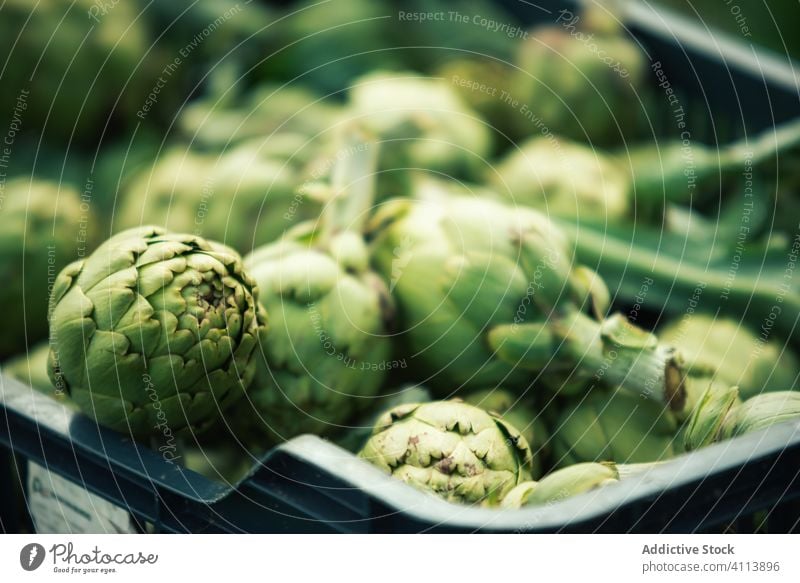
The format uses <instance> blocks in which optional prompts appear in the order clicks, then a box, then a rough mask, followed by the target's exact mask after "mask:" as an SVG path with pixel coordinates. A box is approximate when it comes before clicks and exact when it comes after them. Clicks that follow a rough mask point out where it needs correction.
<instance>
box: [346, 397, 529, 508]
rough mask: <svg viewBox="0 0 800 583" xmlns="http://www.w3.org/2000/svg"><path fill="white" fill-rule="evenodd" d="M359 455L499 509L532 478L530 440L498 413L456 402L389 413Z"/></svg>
mask: <svg viewBox="0 0 800 583" xmlns="http://www.w3.org/2000/svg"><path fill="white" fill-rule="evenodd" d="M358 455H359V456H360V457H362V458H364V459H366V460H367V461H369V462H370V463H372V464H375V465H376V466H377V467H379V468H380V469H382V470H383V471H385V472H386V473H388V474H390V475H391V476H393V477H395V478H398V479H400V480H403V481H404V482H406V483H408V484H411V485H412V486H414V487H416V488H420V489H422V490H428V491H431V492H433V493H435V494H438V495H439V496H441V497H443V498H445V499H446V500H448V501H451V502H463V503H473V504H474V503H483V504H487V505H493V504H496V503H497V502H498V501H499V500H500V499H502V498H503V497H504V496H505V495H506V494H507V493H508V491H509V490H511V489H512V488H513V487H514V486H516V485H518V484H520V483H522V482H524V481H526V480H530V478H531V475H530V468H531V462H532V454H531V451H530V448H529V447H528V443H527V442H526V441H525V438H524V437H522V435H521V434H520V433H519V432H518V431H517V430H516V429H515V428H514V427H512V426H511V425H509V424H508V423H506V422H505V421H503V420H502V419H500V418H499V417H497V416H496V415H492V414H490V413H487V412H485V411H483V410H482V409H478V408H477V407H473V406H472V405H467V404H466V403H463V402H460V401H456V400H451V401H434V402H431V403H424V404H409V405H401V406H400V407H396V408H394V409H391V410H389V411H387V412H386V413H384V414H383V415H382V416H381V418H380V419H379V420H378V422H377V423H376V424H375V429H374V430H373V435H372V437H371V438H370V440H369V441H368V442H367V444H366V445H365V446H364V449H363V450H361V452H360V453H359V454H358Z"/></svg>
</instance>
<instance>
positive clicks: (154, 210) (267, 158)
mask: <svg viewBox="0 0 800 583" xmlns="http://www.w3.org/2000/svg"><path fill="white" fill-rule="evenodd" d="M280 137H285V136H278V138H280ZM285 146H286V144H285V141H281V140H280V139H274V140H268V141H267V142H262V141H261V140H254V141H250V142H247V143H245V144H242V145H240V146H238V147H236V148H234V149H232V150H229V151H227V152H224V153H222V154H220V155H218V156H216V155H211V154H199V153H197V152H194V151H192V150H191V149H185V148H183V147H176V148H174V149H172V150H170V151H169V152H167V153H166V154H165V155H164V156H162V157H161V158H160V159H159V160H158V161H157V162H156V163H155V165H154V166H153V167H152V168H149V169H146V170H142V171H141V172H139V173H138V175H137V176H135V177H134V178H132V179H131V181H130V185H129V186H128V188H127V189H126V192H125V194H124V198H123V202H122V205H121V208H120V209H119V211H118V212H117V216H116V221H115V223H116V226H117V228H118V229H127V228H131V227H135V226H138V225H149V224H154V225H158V226H161V227H165V228H167V229H169V230H172V231H176V232H183V233H194V234H196V235H200V236H202V237H206V238H209V239H213V240H216V241H221V242H223V243H225V244H226V245H229V246H231V247H233V248H235V249H236V250H237V251H240V252H242V253H244V252H247V251H251V250H252V249H253V248H254V246H258V245H263V244H265V243H269V242H272V241H273V240H275V239H277V238H278V237H280V236H281V235H282V234H283V233H284V231H286V230H287V229H288V228H289V227H291V226H292V225H294V224H296V223H297V222H299V221H300V220H303V219H306V218H310V217H313V216H316V214H317V213H318V212H319V210H320V204H319V203H318V202H317V201H316V200H315V199H314V197H313V196H309V195H307V194H306V193H304V192H301V191H300V189H301V187H302V186H303V178H302V176H303V173H302V172H303V170H302V168H301V167H296V166H294V165H293V164H292V162H293V160H292V159H291V158H288V157H284V156H283V151H282V150H280V149H279V150H278V154H280V155H274V156H273V153H272V151H271V148H272V147H279V148H284V147H285Z"/></svg>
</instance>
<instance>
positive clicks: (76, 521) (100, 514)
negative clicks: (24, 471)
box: [28, 462, 136, 534]
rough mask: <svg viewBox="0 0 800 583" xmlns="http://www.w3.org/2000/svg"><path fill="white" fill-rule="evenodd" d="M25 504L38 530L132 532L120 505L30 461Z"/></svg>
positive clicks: (97, 532) (128, 516) (42, 532)
mask: <svg viewBox="0 0 800 583" xmlns="http://www.w3.org/2000/svg"><path fill="white" fill-rule="evenodd" d="M28 507H29V510H30V513H31V517H32V518H33V524H34V526H35V527H36V532H37V533H39V534H78V533H84V534H103V533H135V532H136V529H135V528H134V526H133V521H132V520H131V515H130V514H129V513H128V512H126V511H125V509H124V508H120V507H119V506H117V505H116V504H112V503H111V502H108V501H106V500H103V499H102V498H100V497H99V496H97V495H96V494H92V493H91V492H89V491H88V490H86V489H85V488H81V487H80V486H79V485H77V484H73V483H72V482H70V481H69V480H67V479H65V478H62V477H61V476H58V475H56V474H53V473H51V472H48V471H47V470H46V469H45V468H43V467H42V466H40V465H38V464H35V463H33V462H28Z"/></svg>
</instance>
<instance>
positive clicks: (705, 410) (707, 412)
mask: <svg viewBox="0 0 800 583" xmlns="http://www.w3.org/2000/svg"><path fill="white" fill-rule="evenodd" d="M739 402H740V401H739V391H738V390H737V389H736V387H728V386H725V385H720V384H717V383H713V382H709V383H708V385H707V386H706V389H705V391H703V393H702V394H701V395H700V398H699V399H698V400H697V404H696V405H695V406H694V407H693V408H692V413H691V415H690V416H689V419H688V420H687V421H686V425H685V427H684V428H683V429H682V434H683V446H684V449H686V451H692V450H694V449H699V448H701V447H703V446H706V445H709V444H711V443H714V442H715V441H718V440H719V439H720V436H721V433H722V424H723V423H724V421H725V416H726V415H727V414H728V413H729V412H730V411H731V410H732V409H733V408H735V407H736V406H737V405H738V403H739Z"/></svg>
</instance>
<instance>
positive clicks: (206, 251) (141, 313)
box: [48, 227, 266, 439]
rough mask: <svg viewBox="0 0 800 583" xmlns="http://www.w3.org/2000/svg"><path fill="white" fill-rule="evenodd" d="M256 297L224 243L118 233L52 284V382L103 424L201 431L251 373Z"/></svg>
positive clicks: (158, 233)
mask: <svg viewBox="0 0 800 583" xmlns="http://www.w3.org/2000/svg"><path fill="white" fill-rule="evenodd" d="M257 295H258V288H257V287H256V285H255V283H254V282H253V280H252V279H251V278H250V276H249V275H248V274H247V272H246V271H244V268H243V265H242V261H241V258H240V257H239V256H238V255H237V254H236V253H235V252H234V251H233V250H231V249H228V248H226V247H223V246H222V245H219V244H215V243H210V242H208V241H206V240H204V239H202V238H200V237H196V236H192V235H181V234H173V233H170V232H168V231H166V230H164V229H161V228H158V227H141V228H137V229H130V230H128V231H124V232H122V233H119V234H117V235H115V236H113V237H111V238H110V239H108V240H107V241H105V242H104V243H103V244H102V245H101V246H100V247H98V248H97V250H96V251H94V253H92V254H91V255H89V256H88V257H86V258H85V259H83V260H80V261H76V262H74V263H72V264H70V265H68V266H67V267H66V268H64V270H63V271H62V272H61V273H60V274H59V275H58V278H57V279H56V283H55V287H54V288H53V294H52V297H51V306H52V309H51V311H50V346H51V352H50V358H49V363H48V367H49V374H50V378H51V380H52V381H53V384H54V385H55V387H56V389H57V390H64V391H66V393H67V394H68V395H69V396H70V397H71V398H72V400H73V401H74V402H75V403H76V404H77V405H78V407H80V409H81V410H82V411H83V412H85V413H86V414H88V415H90V416H92V417H93V418H94V419H95V420H96V421H97V422H98V423H100V424H101V425H105V426H108V427H111V428H112V429H116V430H119V431H123V432H126V433H130V434H132V435H133V436H136V437H147V436H158V435H163V436H164V437H165V438H167V439H170V438H171V437H172V436H173V435H175V434H176V432H178V431H180V430H183V429H187V431H202V430H203V429H205V428H207V427H209V426H211V425H213V424H214V423H215V422H216V421H217V420H218V419H219V418H220V415H221V412H222V411H224V410H225V409H226V408H227V407H228V406H230V405H232V404H233V403H235V402H236V401H237V400H239V399H240V398H242V396H243V395H244V393H245V390H246V389H247V387H248V386H249V385H250V382H251V380H252V378H253V375H254V373H255V364H256V363H255V360H254V358H255V349H256V346H257V343H258V340H259V338H261V337H262V336H263V335H264V333H265V331H266V313H265V312H264V309H263V308H262V307H261V306H260V305H259V304H258V301H257Z"/></svg>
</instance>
